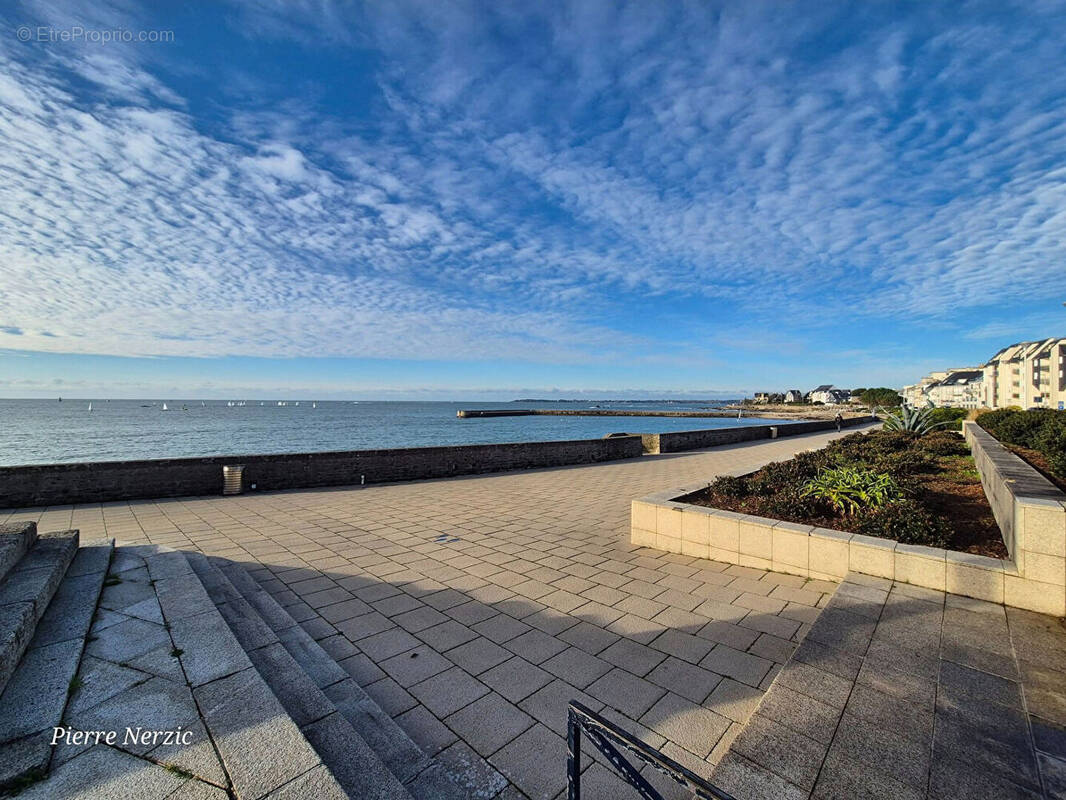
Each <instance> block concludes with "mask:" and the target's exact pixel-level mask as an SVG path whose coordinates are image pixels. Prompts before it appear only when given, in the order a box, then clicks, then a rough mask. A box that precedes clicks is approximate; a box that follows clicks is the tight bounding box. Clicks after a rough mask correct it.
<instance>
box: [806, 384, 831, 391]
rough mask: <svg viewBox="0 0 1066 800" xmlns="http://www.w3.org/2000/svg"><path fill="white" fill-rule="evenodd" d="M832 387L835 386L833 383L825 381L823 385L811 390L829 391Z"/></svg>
mask: <svg viewBox="0 0 1066 800" xmlns="http://www.w3.org/2000/svg"><path fill="white" fill-rule="evenodd" d="M832 388H833V384H831V383H823V384H822V385H821V386H819V387H817V388H816V389H811V391H812V392H828V391H829V390H830V389H832Z"/></svg>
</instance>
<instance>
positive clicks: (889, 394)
mask: <svg viewBox="0 0 1066 800" xmlns="http://www.w3.org/2000/svg"><path fill="white" fill-rule="evenodd" d="M859 399H860V400H861V401H862V402H863V403H865V404H866V405H868V406H869V407H870V408H873V407H875V406H878V407H880V406H898V405H900V404H901V403H902V402H903V398H902V397H900V396H899V392H897V391H896V390H895V389H889V388H888V387H887V386H881V387H879V388H876V389H863V390H862V391H861V392H860V393H859Z"/></svg>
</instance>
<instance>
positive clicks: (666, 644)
mask: <svg viewBox="0 0 1066 800" xmlns="http://www.w3.org/2000/svg"><path fill="white" fill-rule="evenodd" d="M651 646H652V647H654V648H655V649H656V650H659V651H660V652H663V653H666V654H667V655H671V656H676V657H677V658H680V659H683V660H684V661H688V662H690V663H692V664H697V663H699V662H700V660H701V659H703V658H705V657H707V655H708V654H709V653H711V652H712V650H714V649H716V648H717V647H725V645H715V644H714V643H713V642H708V641H707V640H706V639H702V638H700V637H698V636H694V635H692V634H690V633H684V632H682V631H676V630H667V631H665V632H663V634H662V635H661V636H658V637H657V638H656V639H655V640H654V641H653V642H652V643H651Z"/></svg>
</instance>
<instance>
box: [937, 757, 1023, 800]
mask: <svg viewBox="0 0 1066 800" xmlns="http://www.w3.org/2000/svg"><path fill="white" fill-rule="evenodd" d="M928 797H930V798H932V800H953V798H960V797H965V798H967V800H1040V797H1041V795H1040V793H1038V792H1034V791H1033V790H1032V789H1028V788H1026V787H1024V786H1019V785H1018V784H1017V783H1014V782H1013V781H1010V780H1007V779H1005V778H1003V777H1001V776H999V775H997V774H995V773H993V772H990V771H988V770H984V769H981V768H980V765H977V764H974V763H973V762H972V761H965V762H960V761H949V760H947V759H936V760H935V761H934V762H933V765H932V768H931V770H930V773H929V794H928Z"/></svg>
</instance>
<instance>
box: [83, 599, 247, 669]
mask: <svg viewBox="0 0 1066 800" xmlns="http://www.w3.org/2000/svg"><path fill="white" fill-rule="evenodd" d="M120 627H122V626H121V625H116V626H115V627H114V628H108V630H107V631H106V632H105V633H109V632H111V631H114V630H117V629H118V628H120ZM164 633H165V631H164ZM170 635H171V637H172V638H173V640H174V647H175V648H177V649H178V650H180V651H182V652H181V656H180V659H181V665H182V667H183V668H184V669H185V675H186V677H187V678H188V680H189V683H190V684H191V685H192V686H201V685H203V684H205V683H208V682H210V681H213V680H216V679H218V678H221V677H223V676H224V675H232V674H233V673H235V672H240V671H241V670H246V669H248V668H249V667H251V662H250V661H249V660H248V656H247V655H246V654H245V652H244V650H243V649H242V648H241V646H240V644H239V643H238V642H237V640H236V639H235V638H234V637H233V634H232V632H231V631H230V629H229V627H228V626H227V625H226V621H225V620H224V619H222V617H221V616H220V615H219V614H218V612H217V611H209V612H207V613H205V614H199V615H198V616H195V617H187V618H185V619H180V620H177V621H176V622H174V623H173V624H172V625H171V626H170ZM95 644H97V642H93V645H95ZM153 649H154V648H153ZM145 652H147V651H145ZM137 655H141V653H138V654H137Z"/></svg>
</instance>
